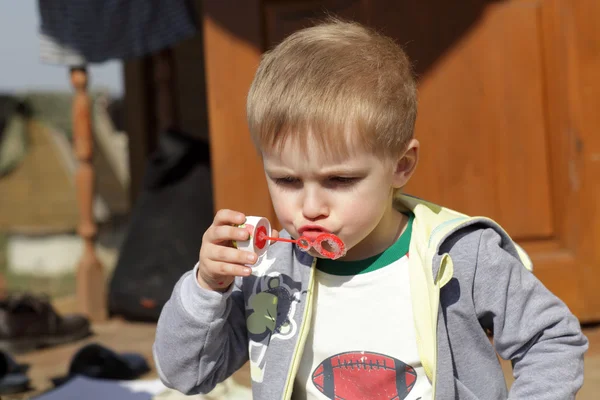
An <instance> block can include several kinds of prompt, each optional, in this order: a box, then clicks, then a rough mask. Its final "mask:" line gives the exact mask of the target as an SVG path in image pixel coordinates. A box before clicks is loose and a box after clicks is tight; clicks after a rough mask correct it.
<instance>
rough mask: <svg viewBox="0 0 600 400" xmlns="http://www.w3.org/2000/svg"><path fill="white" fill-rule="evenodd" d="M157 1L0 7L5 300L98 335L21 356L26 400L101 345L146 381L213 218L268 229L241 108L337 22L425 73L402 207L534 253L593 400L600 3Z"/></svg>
mask: <svg viewBox="0 0 600 400" xmlns="http://www.w3.org/2000/svg"><path fill="white" fill-rule="evenodd" d="M146 3H147V2H142V1H139V2H138V1H134V0H131V1H122V0H119V1H106V2H102V1H92V0H86V1H82V2H78V3H76V4H73V2H68V1H66V0H64V1H52V2H43V1H41V0H40V1H38V2H36V1H33V0H25V1H19V2H15V1H11V0H0V57H1V64H0V71H1V72H2V74H0V274H1V277H2V279H1V285H0V290H1V291H2V293H3V296H5V297H6V298H12V297H14V296H21V295H22V294H23V293H28V294H30V295H32V296H37V297H40V298H43V299H45V300H44V301H47V302H48V304H49V305H50V306H51V307H52V308H53V309H54V310H55V311H56V312H57V313H58V314H61V315H66V314H69V313H77V314H81V315H83V316H85V317H86V318H88V319H89V320H91V321H92V323H93V324H92V327H93V331H94V335H93V339H84V342H81V341H79V342H73V343H67V344H64V345H62V346H58V347H46V348H44V349H38V350H35V351H31V352H27V353H26V354H23V355H18V356H17V357H18V358H19V360H24V362H28V363H30V364H31V366H32V367H31V369H30V373H29V375H30V377H31V379H32V382H34V385H33V388H32V389H30V390H29V391H28V392H26V393H25V395H27V396H29V395H32V394H36V393H40V392H42V391H44V390H47V389H48V388H49V387H50V386H49V384H48V378H49V377H50V376H53V374H56V373H57V371H58V372H60V371H61V369H62V370H64V369H67V367H68V364H69V361H70V359H71V357H72V354H73V352H74V351H75V349H77V348H79V347H80V346H81V345H82V343H86V342H85V341H86V340H87V341H89V340H95V341H99V342H101V343H103V344H105V345H106V346H110V347H111V348H113V349H117V350H120V351H137V352H139V353H141V354H143V355H144V356H145V357H146V358H147V359H148V362H149V363H150V367H151V368H152V360H151V344H152V341H153V334H154V324H155V322H156V319H157V317H158V314H159V312H160V309H161V307H162V305H163V304H164V302H165V301H166V300H167V299H168V297H169V295H170V293H171V290H172V287H173V285H174V283H175V282H176V281H177V279H178V278H179V276H180V275H181V274H182V273H183V272H185V271H186V270H188V269H190V268H192V267H193V265H194V263H195V262H196V260H197V255H198V249H199V245H200V238H201V236H202V233H203V232H204V230H205V229H206V228H207V227H208V226H209V225H210V222H211V221H212V216H213V213H214V210H217V209H220V208H232V209H237V210H240V211H243V212H245V213H246V214H247V215H263V216H266V217H267V218H269V219H270V220H271V221H275V219H276V218H275V215H274V212H273V210H272V208H271V206H270V201H269V198H268V193H267V189H266V184H265V182H264V178H263V173H262V168H261V164H260V162H259V160H258V158H257V156H256V154H255V152H254V149H253V147H252V144H251V142H250V138H249V135H248V130H247V127H246V120H245V98H246V93H247V91H248V88H249V86H250V83H251V81H252V78H253V74H254V72H255V70H256V67H257V65H258V62H259V58H260V54H261V53H262V52H263V51H265V50H267V49H268V48H270V47H272V46H273V45H275V44H277V43H278V42H279V41H281V40H282V39H283V38H284V37H286V36H287V35H288V34H290V33H292V32H294V31H295V30H297V29H300V28H303V27H306V26H310V25H311V24H313V23H314V22H315V21H318V20H320V19H323V18H324V17H325V15H326V14H334V15H337V16H340V17H342V18H347V19H352V20H356V21H359V22H361V23H364V24H366V25H369V26H372V27H374V28H376V29H378V30H379V31H381V32H382V33H384V34H386V35H388V36H391V37H392V38H394V39H395V40H396V41H397V42H398V43H399V44H400V45H402V46H403V47H404V49H405V50H406V51H407V53H408V54H409V56H410V57H411V59H412V61H413V63H414V69H415V73H416V74H417V77H418V80H419V115H418V118H417V126H416V136H417V138H418V139H419V140H420V141H421V143H422V156H421V157H422V158H421V162H420V164H419V168H418V170H417V173H416V176H415V177H414V178H413V179H412V181H411V183H410V185H409V187H408V188H407V192H409V193H411V194H414V195H417V196H419V197H423V198H426V199H428V200H430V201H433V202H436V203H441V204H443V205H445V206H448V207H450V208H453V209H456V210H459V211H461V212H464V213H466V214H470V215H485V216H489V217H491V218H493V219H495V220H496V221H498V222H499V223H500V224H501V225H502V226H503V227H504V228H505V229H506V230H507V232H508V233H509V235H511V236H512V237H513V238H514V239H515V240H516V241H517V242H518V243H519V244H520V245H521V246H522V247H523V248H524V249H525V250H526V251H527V252H528V253H529V255H530V256H531V258H532V259H533V262H534V266H535V267H534V268H535V269H534V273H535V274H536V275H537V276H538V277H539V278H540V279H541V280H542V282H543V283H544V284H545V285H546V286H547V287H548V288H549V289H550V290H552V291H553V292H554V293H555V294H556V295H557V296H559V297H560V298H561V299H562V300H564V301H565V302H566V303H567V305H568V306H569V307H570V309H571V310H572V311H573V312H574V313H575V314H576V315H577V317H578V318H579V319H580V321H581V323H582V324H583V325H584V327H585V329H586V334H587V335H588V337H589V338H590V340H591V348H590V352H589V356H588V359H587V360H586V383H585V385H584V389H583V390H582V392H581V395H580V397H578V398H584V399H592V398H596V397H594V396H595V395H594V393H596V391H595V389H594V388H598V389H600V387H598V386H600V357H598V356H596V348H597V345H596V343H597V342H598V340H600V339H599V338H600V336H599V334H598V329H597V328H596V324H597V323H598V322H600V296H599V293H600V246H598V243H600V206H599V204H600V178H599V176H600V113H598V110H599V109H600V27H598V25H597V24H596V21H597V20H598V17H600V2H599V1H597V0H579V1H570V0H504V1H501V0H471V1H454V2H449V1H444V0H423V1H419V2H414V1H412V2H409V1H390V0H374V1H367V0H326V1H325V0H323V1H318V0H294V1H285V0H278V1H271V0H269V1H267V0H262V1H261V0H245V1H233V0H195V1H185V0H181V1H179V0H178V1H175V0H173V1H169V2H167V1H164V0H163V1H156V2H153V3H151V4H150V3H148V4H146ZM0 312H2V311H1V307H0ZM1 331H2V329H0V332H1ZM56 360H60V365H59V366H57V364H56ZM503 366H504V367H505V370H506V375H507V380H508V381H509V383H510V381H511V377H510V375H511V374H510V365H509V364H507V363H504V364H503ZM62 372H64V371H62ZM147 377H150V378H152V377H156V373H155V371H154V370H153V369H152V371H151V372H150V374H149V375H147ZM247 383H248V373H247V370H246V369H242V370H241V371H240V372H239V373H238V374H236V376H234V377H233V378H232V379H231V380H229V381H228V382H227V383H226V387H222V388H220V389H219V390H221V392H219V394H215V395H214V396H216V397H214V398H217V397H219V396H221V397H222V398H234V397H235V396H240V398H247V396H248V393H247V390H246V389H245V387H246V386H247ZM594 385H595V386H594ZM228 390H229V392H227V391H228ZM227 393H229V394H227ZM25 395H23V396H25ZM244 396H246V397H244ZM16 398H23V397H16Z"/></svg>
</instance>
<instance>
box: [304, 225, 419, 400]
mask: <svg viewBox="0 0 600 400" xmlns="http://www.w3.org/2000/svg"><path fill="white" fill-rule="evenodd" d="M411 227H412V216H411V219H410V220H409V225H408V228H407V229H406V230H405V232H404V234H403V235H402V236H401V237H400V239H398V241H397V242H396V243H395V244H394V245H393V246H391V247H390V248H389V249H388V250H386V251H385V252H384V253H382V254H380V255H379V256H375V257H371V258H369V259H367V260H362V261H358V262H340V261H337V262H331V261H327V262H326V263H322V264H326V265H325V267H327V268H322V267H319V264H317V268H318V270H317V271H316V276H315V286H314V290H315V304H316V306H315V309H314V311H313V318H312V321H311V330H310V333H309V336H308V337H307V340H306V345H305V347H304V353H303V355H302V360H301V364H300V368H299V370H298V374H297V376H296V380H295V382H294V394H293V398H294V399H335V400H338V399H344V400H355V399H356V400H358V399H369V400H371V399H385V400H388V399H394V400H402V399H406V400H417V399H422V400H426V399H427V400H429V399H431V383H430V382H429V380H428V378H427V376H426V375H425V371H424V370H423V367H422V365H421V361H420V359H419V354H418V351H417V342H416V337H415V329H414V322H413V312H412V304H411V296H410V287H409V279H408V256H407V252H408V243H409V242H410V234H411ZM398 257H400V258H399V259H398ZM394 259H395V260H394ZM320 262H321V261H320ZM346 267H347V268H346ZM357 268H359V269H360V270H361V273H357V274H352V275H336V274H335V273H339V272H341V273H346V274H347V273H348V271H349V270H350V271H351V270H353V269H354V270H356V269H357ZM324 270H326V271H327V272H324ZM331 272H333V273H331Z"/></svg>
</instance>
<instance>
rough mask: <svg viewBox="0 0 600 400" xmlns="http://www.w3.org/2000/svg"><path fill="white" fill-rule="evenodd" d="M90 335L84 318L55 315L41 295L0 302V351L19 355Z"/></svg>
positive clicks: (18, 296) (16, 297) (17, 296)
mask: <svg viewBox="0 0 600 400" xmlns="http://www.w3.org/2000/svg"><path fill="white" fill-rule="evenodd" d="M90 334H91V331H90V323H89V321H88V319H87V318H85V317H84V316H82V315H76V314H73V315H66V316H61V315H58V314H57V313H56V311H55V310H54V308H53V307H52V305H51V304H50V302H49V300H48V299H47V298H45V297H43V296H33V295H31V294H21V295H12V296H9V297H8V298H6V299H4V300H1V301H0V350H3V351H6V352H10V353H14V354H18V353H23V352H26V351H30V350H34V349H37V348H40V347H47V346H56V345H59V344H63V343H69V342H73V341H76V340H78V339H82V338H84V337H87V336H89V335H90Z"/></svg>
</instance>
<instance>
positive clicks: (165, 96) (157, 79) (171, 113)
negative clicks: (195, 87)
mask: <svg viewBox="0 0 600 400" xmlns="http://www.w3.org/2000/svg"><path fill="white" fill-rule="evenodd" d="M153 61H154V83H155V85H156V89H155V90H156V114H157V123H158V133H159V134H160V133H162V132H164V131H166V130H167V129H178V128H179V123H178V121H179V115H178V111H179V110H178V104H177V90H176V86H177V80H176V78H177V77H176V70H175V58H174V54H173V49H171V48H170V47H167V48H165V49H162V50H160V51H159V52H158V53H156V54H154V56H153Z"/></svg>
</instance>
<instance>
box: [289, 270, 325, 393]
mask: <svg viewBox="0 0 600 400" xmlns="http://www.w3.org/2000/svg"><path fill="white" fill-rule="evenodd" d="M316 265H317V259H316V258H314V259H313V262H312V265H311V266H310V277H309V280H308V290H307V292H306V307H304V315H303V316H302V326H301V327H300V332H299V336H298V341H297V342H296V348H295V349H294V355H293V356H292V364H291V367H290V370H289V372H288V376H287V380H286V382H285V387H284V390H283V399H284V400H289V399H290V398H291V397H292V391H293V390H294V380H295V379H296V374H297V373H298V367H299V365H300V360H301V359H302V352H303V350H304V344H305V343H306V337H307V336H308V331H309V328H307V327H310V320H311V318H312V297H313V286H314V279H313V278H314V273H315V266H316Z"/></svg>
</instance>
